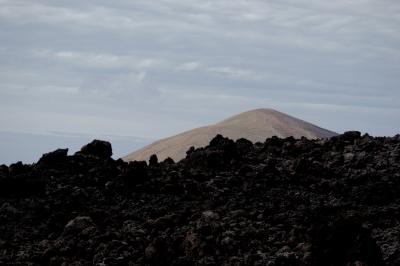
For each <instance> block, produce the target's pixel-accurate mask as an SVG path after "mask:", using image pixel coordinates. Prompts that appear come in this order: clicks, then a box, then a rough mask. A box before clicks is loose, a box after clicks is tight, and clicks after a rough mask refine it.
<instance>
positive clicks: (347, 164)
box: [0, 132, 400, 266]
mask: <svg viewBox="0 0 400 266" xmlns="http://www.w3.org/2000/svg"><path fill="white" fill-rule="evenodd" d="M92 144H93V145H90V144H89V145H90V146H87V148H85V149H84V152H79V153H77V154H75V155H72V156H68V155H66V151H65V150H58V151H55V152H53V153H49V154H46V155H44V156H43V157H42V159H41V160H40V161H39V162H38V163H37V164H33V165H24V164H22V163H16V164H13V165H10V166H5V165H2V166H0V221H1V223H0V265H176V266H178V265H226V266H228V265H400V244H399V243H400V138H399V136H395V137H393V138H374V137H370V136H368V135H364V136H361V135H360V134H359V133H358V132H347V133H345V134H343V135H339V136H336V137H333V138H331V139H328V140H308V139H305V138H303V139H299V140H296V139H294V138H286V139H280V138H277V137H273V138H270V139H267V140H266V141H265V142H264V143H255V144H253V143H251V142H249V141H247V140H245V139H239V140H237V141H232V140H229V139H226V138H224V137H222V136H217V137H215V138H214V139H213V140H212V141H211V143H210V145H209V146H207V147H205V148H200V149H191V150H190V152H188V153H187V157H186V158H185V159H184V160H182V161H180V162H178V163H174V162H173V161H172V160H165V161H161V162H158V161H157V160H156V157H153V160H152V164H151V165H147V164H146V162H131V163H126V162H124V161H122V160H113V159H111V158H110V154H111V145H109V143H108V144H107V143H105V142H96V143H92Z"/></svg>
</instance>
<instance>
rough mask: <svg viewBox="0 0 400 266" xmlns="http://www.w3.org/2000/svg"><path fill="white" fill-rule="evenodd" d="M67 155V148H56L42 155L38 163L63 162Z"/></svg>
mask: <svg viewBox="0 0 400 266" xmlns="http://www.w3.org/2000/svg"><path fill="white" fill-rule="evenodd" d="M67 156H68V149H57V150H55V151H52V152H49V153H45V154H43V155H42V157H41V158H40V160H39V161H38V164H54V163H60V162H65V160H66V159H67Z"/></svg>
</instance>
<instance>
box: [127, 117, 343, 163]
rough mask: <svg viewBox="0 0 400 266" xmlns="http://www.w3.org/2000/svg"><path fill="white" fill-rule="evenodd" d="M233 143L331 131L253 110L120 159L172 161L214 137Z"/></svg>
mask: <svg viewBox="0 0 400 266" xmlns="http://www.w3.org/2000/svg"><path fill="white" fill-rule="evenodd" d="M217 134H221V135H223V136H225V137H229V138H231V139H234V140H237V139H239V138H246V139H248V140H250V141H252V142H257V141H262V142H263V141H265V139H266V138H268V137H272V136H278V137H289V136H293V137H295V138H300V137H302V136H304V137H307V138H311V139H313V138H328V137H331V136H334V135H336V133H335V132H332V131H329V130H326V129H323V128H320V127H317V126H315V125H313V124H310V123H308V122H305V121H303V120H300V119H297V118H294V117H292V116H289V115H286V114H283V113H281V112H278V111H275V110H272V109H256V110H252V111H248V112H244V113H241V114H238V115H236V116H233V117H230V118H228V119H226V120H224V121H222V122H220V123H217V124H215V125H210V126H205V127H200V128H196V129H192V130H190V131H186V132H183V133H181V134H178V135H175V136H172V137H169V138H165V139H161V140H158V141H156V142H154V143H152V144H150V145H148V146H146V147H144V148H142V149H140V150H138V151H135V152H133V153H131V154H129V155H128V156H126V157H124V158H123V159H124V160H125V161H135V160H136V161H140V160H148V159H149V157H150V156H151V155H152V154H156V155H157V157H158V159H159V160H164V159H165V158H167V157H171V158H172V159H174V160H175V161H178V160H181V159H183V158H184V157H185V156H186V151H187V150H188V149H189V148H190V147H191V146H194V147H195V148H198V147H203V146H206V145H208V143H209V142H210V140H211V139H212V138H213V137H215V135H217Z"/></svg>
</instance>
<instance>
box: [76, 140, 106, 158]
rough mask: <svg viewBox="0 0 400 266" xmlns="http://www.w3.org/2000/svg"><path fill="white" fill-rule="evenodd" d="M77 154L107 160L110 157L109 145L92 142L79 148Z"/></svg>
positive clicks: (97, 141) (101, 142) (104, 142)
mask: <svg viewBox="0 0 400 266" xmlns="http://www.w3.org/2000/svg"><path fill="white" fill-rule="evenodd" d="M78 154H83V155H89V156H94V157H98V158H101V159H109V158H110V157H111V156H112V147H111V143H110V142H108V141H103V140H97V139H95V140H93V141H92V142H91V143H89V144H86V145H85V146H83V147H82V148H81V150H80V151H79V152H78Z"/></svg>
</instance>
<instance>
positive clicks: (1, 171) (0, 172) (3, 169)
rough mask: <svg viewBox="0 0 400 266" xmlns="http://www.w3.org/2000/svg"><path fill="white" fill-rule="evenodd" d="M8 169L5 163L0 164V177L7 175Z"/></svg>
mask: <svg viewBox="0 0 400 266" xmlns="http://www.w3.org/2000/svg"><path fill="white" fill-rule="evenodd" d="M8 175H9V171H8V167H7V165H4V164H2V165H0V178H5V177H8Z"/></svg>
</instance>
